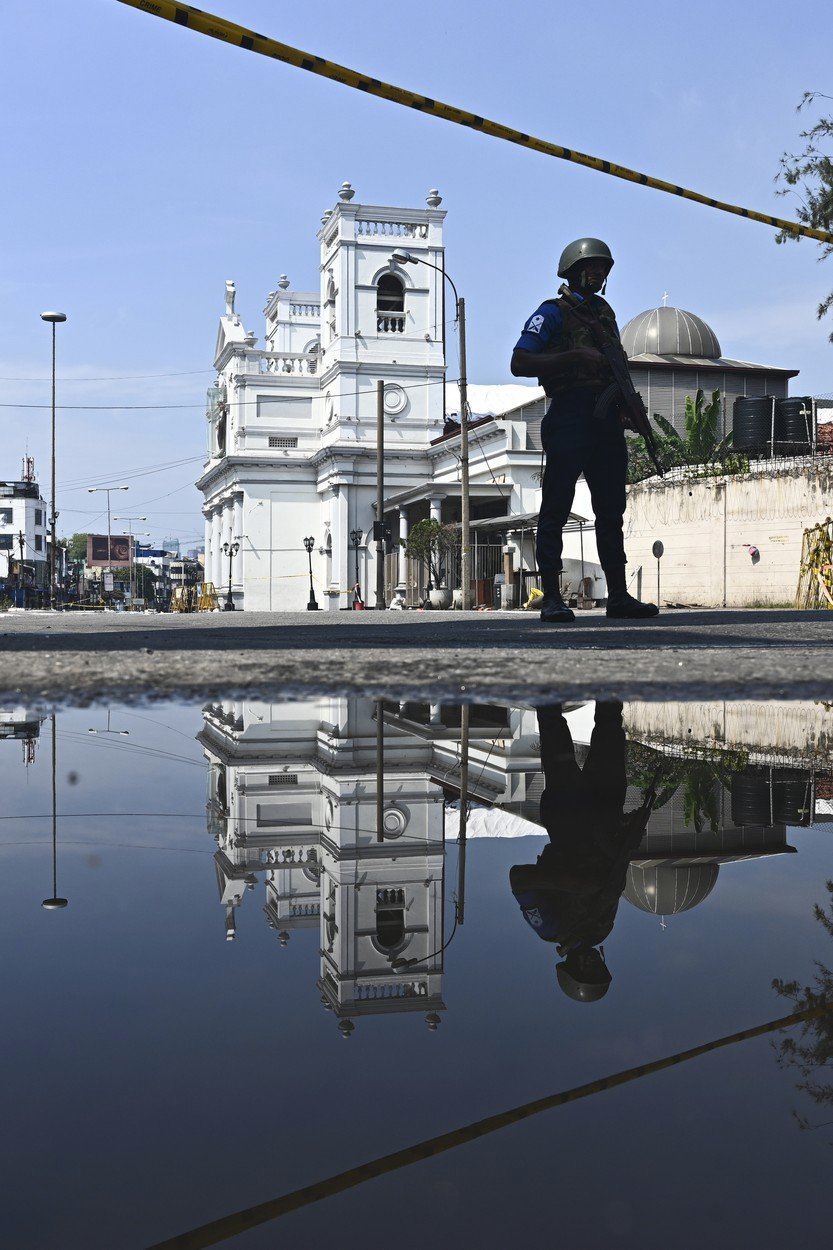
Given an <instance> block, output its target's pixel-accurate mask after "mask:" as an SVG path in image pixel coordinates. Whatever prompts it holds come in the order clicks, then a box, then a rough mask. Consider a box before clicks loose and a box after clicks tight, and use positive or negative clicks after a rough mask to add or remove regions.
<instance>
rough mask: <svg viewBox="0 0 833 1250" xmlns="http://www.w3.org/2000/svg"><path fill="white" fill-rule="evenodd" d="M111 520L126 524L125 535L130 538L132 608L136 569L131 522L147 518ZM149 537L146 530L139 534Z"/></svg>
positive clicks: (122, 517)
mask: <svg viewBox="0 0 833 1250" xmlns="http://www.w3.org/2000/svg"><path fill="white" fill-rule="evenodd" d="M113 520H114V521H126V522H127V533H128V535H129V538H130V606H131V608H132V607H133V599H134V576H133V574H134V572H135V567H136V560H135V552H134V549H133V522H134V521H146V520H147V517H146V516H114V517H113ZM149 536H150V533H149V531H148V530H143V531H142V533H141V537H142V538H148V537H149ZM136 537H137V538H138V537H139V534H138V533H137V534H136Z"/></svg>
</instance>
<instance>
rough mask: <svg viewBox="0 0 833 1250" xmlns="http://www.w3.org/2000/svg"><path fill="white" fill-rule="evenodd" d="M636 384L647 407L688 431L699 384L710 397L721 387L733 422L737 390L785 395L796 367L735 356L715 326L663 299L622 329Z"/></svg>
mask: <svg viewBox="0 0 833 1250" xmlns="http://www.w3.org/2000/svg"><path fill="white" fill-rule="evenodd" d="M622 346H623V347H624V349H625V352H626V354H627V356H628V360H629V363H630V373H631V377H632V378H633V384H634V386H635V387H636V389H637V390H638V391H639V392H640V394H641V395H642V398H643V399H644V401H645V407H646V408H647V409H648V412H649V413H650V414H651V415H652V416H653V414H654V413H655V412H656V413H659V415H660V416H661V417H665V418H666V420H667V421H670V422H671V424H672V425H673V426H674V428H675V429H676V430H677V431H678V432H679V433H681V434H682V433H684V432H685V401H686V397H687V396H689V395H690V396H691V397H692V398H693V397H694V396H695V395H696V393H697V391H698V389H702V390H703V392H704V393H705V395H706V396H707V397H709V396H710V395H711V393H712V391H714V390H719V391H720V394H721V403H722V418H723V426H722V429H721V431H720V433H721V436H722V435H723V434H725V433H727V432H728V431H729V430H730V429H731V428H732V407H733V404H734V401H735V400H736V399H737V398H738V397H739V396H747V395H748V396H752V395H773V396H775V398H776V399H783V398H785V397H786V395H787V393H788V386H789V381H790V378H794V377H797V375H798V370H797V369H782V368H780V367H778V366H775V365H755V364H751V363H749V362H748V361H745V360H732V359H730V358H729V357H726V356H724V355H723V354H722V353H721V350H720V343H719V342H718V340H717V335H716V334H715V332H714V330H712V328H711V326H709V325H707V324H706V322H705V321H703V320H702V318H700V317H697V316H695V315H694V313H690V312H685V311H684V310H683V309H682V308H670V307H665V306H662V305H660V307H658V308H649V309H648V310H647V311H646V312H642V313H639V314H638V316H636V317H632V318H631V320H630V321H629V322H628V323H627V324H626V325H625V326H624V328H623V329H622Z"/></svg>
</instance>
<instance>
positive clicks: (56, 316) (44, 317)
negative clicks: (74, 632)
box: [40, 312, 67, 609]
mask: <svg viewBox="0 0 833 1250" xmlns="http://www.w3.org/2000/svg"><path fill="white" fill-rule="evenodd" d="M40 317H41V321H48V322H49V323H50V325H51V326H52V507H51V509H50V520H49V529H50V533H51V540H50V550H49V606H50V608H53V609H54V607H55V554H56V551H55V522H56V521H57V518H58V514H57V512H56V511H55V326H56V325H58V323H59V322H61V321H66V319H67V315H66V313H62V312H42V313H41V315H40Z"/></svg>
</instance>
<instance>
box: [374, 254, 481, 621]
mask: <svg viewBox="0 0 833 1250" xmlns="http://www.w3.org/2000/svg"><path fill="white" fill-rule="evenodd" d="M391 260H393V261H396V263H397V264H399V265H427V266H428V268H429V269H434V270H436V272H437V273H438V274H440V275H441V277H442V278H443V280H444V281H445V282H447V283H448V285H449V286H450V287H451V289H452V291H453V292H454V299H455V300H456V307H457V322H458V324H459V326H460V496H461V498H460V590H461V604H460V606H461V607H462V608H463V610H464V611H465V610H466V608H469V607H471V585H470V582H471V528H470V527H471V509H470V507H469V503H470V500H469V429H468V379H467V376H466V301H465V300H464V299H462V298H461V297H460V295H459V294H458V293H457V287H456V286H455V285H454V282H453V281H452V279H451V277H450V276H449V275H448V274H447V273H446V271H445V269H441V268H440V266H439V265H435V264H434V262H433V261H431V260H426V259H425V257H424V256H414V255H413V254H412V253H411V252H400V251H396V252H394V253H393V255H392V256H391ZM443 264H445V262H443ZM444 308H445V302H443V309H444ZM443 352H445V313H444V312H443ZM443 395H445V374H443ZM443 416H445V412H443Z"/></svg>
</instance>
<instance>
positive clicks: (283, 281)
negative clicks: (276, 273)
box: [278, 273, 289, 291]
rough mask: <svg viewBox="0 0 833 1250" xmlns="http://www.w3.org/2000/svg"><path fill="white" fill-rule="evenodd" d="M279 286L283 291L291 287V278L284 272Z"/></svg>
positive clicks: (279, 280)
mask: <svg viewBox="0 0 833 1250" xmlns="http://www.w3.org/2000/svg"><path fill="white" fill-rule="evenodd" d="M278 286H279V287H280V288H281V290H282V291H286V290H287V289H288V288H289V278H287V276H286V274H285V273H282V274H281V276H280V278H279V279H278Z"/></svg>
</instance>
